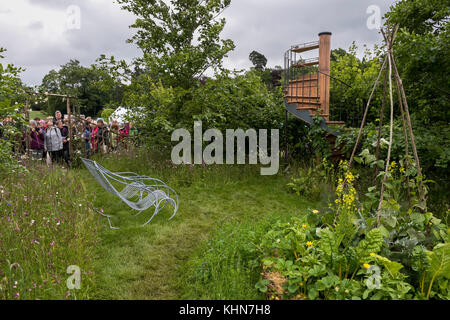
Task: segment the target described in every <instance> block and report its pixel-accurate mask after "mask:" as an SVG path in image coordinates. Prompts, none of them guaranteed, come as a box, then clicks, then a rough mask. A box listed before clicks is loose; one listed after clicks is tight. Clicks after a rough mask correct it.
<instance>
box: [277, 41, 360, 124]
mask: <svg viewBox="0 0 450 320" xmlns="http://www.w3.org/2000/svg"><path fill="white" fill-rule="evenodd" d="M311 43H313V42H309V43H306V44H304V45H305V46H306V45H307V44H311ZM292 48H295V46H293V47H292ZM292 48H291V49H289V50H288V51H286V52H285V54H284V71H283V91H284V95H285V99H286V100H287V102H288V103H296V104H297V106H298V107H300V108H304V109H311V110H314V106H315V107H316V108H315V109H319V108H321V105H320V103H319V101H320V98H321V97H320V96H319V92H320V91H319V87H320V84H319V74H322V75H325V76H327V77H329V78H330V88H329V90H328V88H325V90H324V92H326V94H329V95H330V97H329V101H330V103H329V115H328V116H329V121H342V122H344V124H345V125H346V126H348V127H358V126H359V125H360V123H361V119H362V114H363V109H364V101H363V100H360V101H359V100H358V101H354V100H353V101H351V98H352V97H350V96H349V95H348V90H349V89H351V88H352V86H351V85H350V84H348V83H346V82H344V81H342V80H340V79H338V78H336V77H333V76H331V75H330V74H327V73H324V72H321V71H319V68H318V66H317V65H307V62H315V61H318V58H311V59H302V58H301V56H300V55H299V54H298V53H296V52H294V51H292ZM305 65H306V66H305ZM326 83H328V82H326Z"/></svg>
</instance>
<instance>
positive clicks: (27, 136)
mask: <svg viewBox="0 0 450 320" xmlns="http://www.w3.org/2000/svg"><path fill="white" fill-rule="evenodd" d="M29 107H30V96H29V95H27V100H26V102H25V120H26V121H27V124H28V123H30V110H29ZM25 146H26V148H27V150H26V153H27V155H28V156H30V130H28V128H26V129H25Z"/></svg>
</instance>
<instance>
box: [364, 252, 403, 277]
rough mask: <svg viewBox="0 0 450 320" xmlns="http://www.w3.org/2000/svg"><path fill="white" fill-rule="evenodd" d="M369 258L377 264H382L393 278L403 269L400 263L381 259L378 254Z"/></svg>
mask: <svg viewBox="0 0 450 320" xmlns="http://www.w3.org/2000/svg"><path fill="white" fill-rule="evenodd" d="M371 257H372V258H374V259H375V261H376V262H377V263H379V264H382V265H383V266H384V267H385V268H386V270H387V271H388V272H389V273H390V275H391V276H393V277H395V275H396V274H397V272H398V271H399V270H400V269H402V268H403V265H402V264H401V263H398V262H396V261H391V260H389V259H388V258H385V257H382V256H380V255H378V254H373V255H371Z"/></svg>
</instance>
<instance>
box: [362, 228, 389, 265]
mask: <svg viewBox="0 0 450 320" xmlns="http://www.w3.org/2000/svg"><path fill="white" fill-rule="evenodd" d="M382 245H383V235H382V233H381V230H380V229H379V228H375V229H372V230H370V231H369V232H368V233H367V234H366V237H365V239H364V240H361V241H360V242H359V243H358V245H357V246H356V255H357V257H358V259H359V261H360V262H362V261H363V260H364V259H366V258H367V257H369V255H370V253H378V252H380V250H381V246H382Z"/></svg>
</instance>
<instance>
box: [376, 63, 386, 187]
mask: <svg viewBox="0 0 450 320" xmlns="http://www.w3.org/2000/svg"><path fill="white" fill-rule="evenodd" d="M387 77H388V73H387V71H386V72H385V73H384V83H383V99H382V100H381V111H380V123H379V124H378V136H377V147H376V151H375V158H376V161H377V163H376V165H375V172H374V174H373V184H374V185H375V184H376V179H377V177H378V172H379V170H378V160H380V141H381V130H382V128H383V119H384V107H385V105H386V93H387V92H386V91H387Z"/></svg>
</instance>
